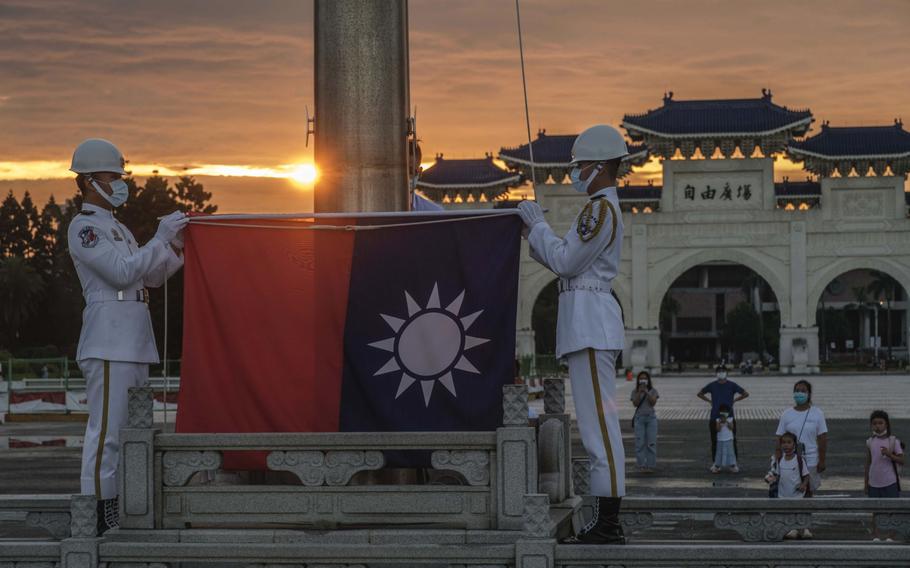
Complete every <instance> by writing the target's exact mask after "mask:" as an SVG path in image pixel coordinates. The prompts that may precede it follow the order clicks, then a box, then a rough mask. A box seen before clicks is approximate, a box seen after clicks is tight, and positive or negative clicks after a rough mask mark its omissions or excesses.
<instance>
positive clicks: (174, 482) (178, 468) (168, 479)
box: [161, 451, 221, 487]
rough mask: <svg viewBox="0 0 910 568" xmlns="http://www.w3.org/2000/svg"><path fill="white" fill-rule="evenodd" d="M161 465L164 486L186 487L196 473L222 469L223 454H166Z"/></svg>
mask: <svg viewBox="0 0 910 568" xmlns="http://www.w3.org/2000/svg"><path fill="white" fill-rule="evenodd" d="M161 463H162V465H163V467H164V484H165V485H167V486H168V487H178V486H181V485H186V482H187V481H189V480H190V477H192V476H193V474H194V473H196V472H199V471H210V470H213V469H218V468H219V467H221V452H215V451H204V452H193V451H172V452H164V456H163V457H162V458H161Z"/></svg>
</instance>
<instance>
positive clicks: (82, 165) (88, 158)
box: [70, 138, 126, 175]
mask: <svg viewBox="0 0 910 568" xmlns="http://www.w3.org/2000/svg"><path fill="white" fill-rule="evenodd" d="M125 165H126V160H124V159H123V154H121V153H120V150H118V149H117V147H116V146H114V145H113V144H111V143H110V142H108V141H107V140H104V139H103V138H88V139H86V140H83V141H82V143H81V144H79V145H78V146H76V151H75V152H73V163H72V165H71V166H70V171H71V172H75V173H77V174H91V173H95V172H113V173H117V174H121V175H126V170H124V169H123V166H125Z"/></svg>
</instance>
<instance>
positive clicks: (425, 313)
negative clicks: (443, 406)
mask: <svg viewBox="0 0 910 568" xmlns="http://www.w3.org/2000/svg"><path fill="white" fill-rule="evenodd" d="M404 298H405V302H406V303H407V309H408V317H407V318H406V319H402V318H398V317H395V316H390V315H386V314H379V315H380V316H382V319H383V320H385V322H386V323H387V324H388V326H389V327H390V328H392V331H393V332H394V333H395V335H394V336H392V337H389V338H388V339H383V340H380V341H374V342H373V343H370V344H369V346H370V347H375V348H376V349H382V350H383V351H388V352H389V353H391V354H392V357H391V358H390V359H389V360H388V361H387V362H386V363H385V365H383V366H382V367H380V369H379V370H378V371H376V372H375V373H374V374H373V376H377V375H385V374H388V373H394V372H396V371H401V382H399V383H398V392H396V393H395V398H396V399H397V398H398V397H400V396H401V395H402V394H403V393H404V392H405V391H407V390H408V389H409V388H410V387H411V385H413V384H414V383H417V382H420V387H421V389H422V390H423V402H424V404H425V405H426V406H429V405H430V397H431V396H432V394H433V387H434V386H435V385H436V382H437V381H439V382H440V383H441V384H442V386H444V387H445V388H446V390H448V391H449V392H450V393H452V396H456V397H457V396H458V394H457V393H456V392H455V381H454V379H453V376H452V372H453V371H454V370H455V369H458V370H459V371H465V372H468V373H475V374H479V373H480V371H478V370H477V367H475V366H474V365H473V364H472V363H471V362H470V361H468V359H467V357H465V354H464V352H465V351H467V350H468V349H472V348H474V347H477V346H478V345H483V344H484V343H486V342H488V341H489V339H483V338H480V337H472V336H470V335H468V334H467V331H468V328H470V327H471V325H472V324H473V323H474V322H475V321H476V320H477V318H478V317H479V316H480V314H482V313H483V310H478V311H476V312H474V313H472V314H470V315H467V316H464V317H459V316H458V312H459V311H460V310H461V303H462V301H463V300H464V290H462V291H461V294H459V295H458V297H456V298H455V299H454V300H452V303H450V304H449V305H448V306H446V307H445V309H443V308H441V307H440V303H439V286H438V284H434V285H433V292H432V293H430V299H429V300H428V301H427V304H426V306H425V307H423V308H422V307H420V304H418V303H417V302H416V301H414V298H412V297H411V295H410V294H408V293H407V291H405V293H404Z"/></svg>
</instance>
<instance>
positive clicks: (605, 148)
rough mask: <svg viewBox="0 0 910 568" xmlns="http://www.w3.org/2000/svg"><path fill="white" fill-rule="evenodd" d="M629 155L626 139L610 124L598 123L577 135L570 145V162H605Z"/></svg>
mask: <svg viewBox="0 0 910 568" xmlns="http://www.w3.org/2000/svg"><path fill="white" fill-rule="evenodd" d="M628 155H629V149H628V148H627V147H626V141H625V139H624V138H623V137H622V134H620V132H619V130H616V129H615V128H613V127H612V126H607V125H606V124H598V125H596V126H592V127H591V128H588V129H587V130H585V131H584V132H582V133H581V134H579V135H578V137H577V138H576V139H575V144H573V145H572V163H571V164H570V165H572V166H575V165H576V164H578V162H605V161H607V160H612V159H614V158H621V157H623V156H628Z"/></svg>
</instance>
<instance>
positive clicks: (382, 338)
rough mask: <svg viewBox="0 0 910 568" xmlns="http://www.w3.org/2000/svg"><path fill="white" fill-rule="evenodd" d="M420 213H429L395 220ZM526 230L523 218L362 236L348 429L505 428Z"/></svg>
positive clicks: (345, 391) (350, 328) (351, 330)
mask: <svg viewBox="0 0 910 568" xmlns="http://www.w3.org/2000/svg"><path fill="white" fill-rule="evenodd" d="M436 219H438V217H436ZM411 220H413V221H418V222H419V221H426V220H427V218H426V217H423V218H420V217H416V218H415V217H412V216H409V217H407V218H406V219H396V220H395V221H394V223H401V222H407V221H411ZM389 222H390V221H389V219H388V218H384V219H376V220H371V221H370V223H371V224H379V223H381V224H388V223H389ZM520 229H521V222H520V220H519V218H518V217H517V216H495V217H485V216H478V217H476V218H472V219H469V220H458V221H453V222H445V223H431V224H414V225H411V226H404V227H396V228H384V229H379V230H372V231H360V232H358V233H357V236H356V239H355V243H354V251H353V260H352V264H351V279H350V289H349V295H348V309H347V319H346V322H345V330H344V371H343V377H342V385H341V405H340V413H339V429H340V430H342V431H414V430H492V429H495V428H497V427H498V426H500V425H501V424H502V386H503V385H505V384H509V383H511V382H512V380H513V376H514V369H515V317H516V304H517V300H518V263H519V247H520V246H521V235H520Z"/></svg>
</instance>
